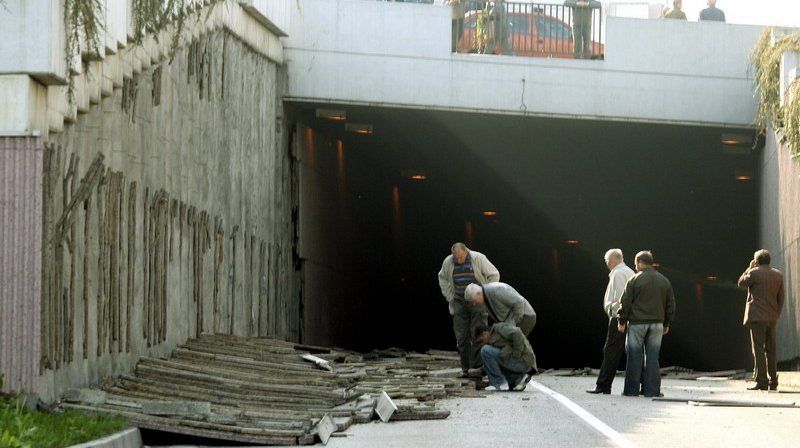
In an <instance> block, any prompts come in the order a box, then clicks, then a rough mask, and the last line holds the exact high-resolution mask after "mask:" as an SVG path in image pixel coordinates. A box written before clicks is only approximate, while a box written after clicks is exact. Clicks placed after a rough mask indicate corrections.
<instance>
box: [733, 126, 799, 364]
mask: <svg viewBox="0 0 800 448" xmlns="http://www.w3.org/2000/svg"><path fill="white" fill-rule="evenodd" d="M779 135H780V134H778V136H777V137H776V134H775V133H774V132H773V131H771V130H770V131H768V132H767V142H766V146H765V148H764V152H763V155H762V162H761V181H760V182H761V223H760V241H761V246H762V247H764V248H766V249H767V250H769V251H770V252H771V253H772V264H773V266H774V267H775V268H777V269H780V270H781V271H782V272H783V274H784V286H785V287H786V306H785V308H784V309H783V314H782V315H781V318H780V320H779V321H778V359H779V360H780V361H788V360H792V359H795V363H796V362H797V360H798V358H800V337H798V335H800V244H798V241H799V240H800V163H798V161H796V160H792V158H791V153H790V152H789V148H788V147H787V146H786V145H785V144H783V143H782V142H780V141H779V138H780V137H779ZM743 306H744V305H743Z"/></svg>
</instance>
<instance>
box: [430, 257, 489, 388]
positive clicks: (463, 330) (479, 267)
mask: <svg viewBox="0 0 800 448" xmlns="http://www.w3.org/2000/svg"><path fill="white" fill-rule="evenodd" d="M450 252H451V254H450V255H448V256H447V258H445V259H444V262H443V263H442V269H441V270H440V271H439V287H440V288H441V290H442V295H443V296H444V298H445V300H447V303H448V305H449V308H450V315H451V316H453V332H454V333H455V336H456V346H457V347H458V354H459V356H460V357H461V370H462V371H463V373H464V376H467V375H468V373H467V372H468V370H469V369H470V368H475V367H480V365H481V358H480V354H479V353H478V349H479V347H477V346H476V345H475V344H473V343H472V335H473V333H474V331H475V328H478V327H479V326H481V325H483V326H485V325H486V324H487V323H488V315H489V314H488V311H487V309H486V306H485V305H484V304H470V303H467V302H466V301H465V300H464V290H465V289H466V288H467V286H468V285H469V284H470V283H477V284H479V285H483V284H486V283H492V282H497V281H500V273H499V272H498V271H497V268H496V267H494V265H493V264H492V263H491V262H490V261H489V259H488V258H486V256H485V255H483V254H482V253H480V252H476V251H474V250H469V249H468V248H467V246H466V245H465V244H464V243H455V244H453V246H452V247H451V248H450Z"/></svg>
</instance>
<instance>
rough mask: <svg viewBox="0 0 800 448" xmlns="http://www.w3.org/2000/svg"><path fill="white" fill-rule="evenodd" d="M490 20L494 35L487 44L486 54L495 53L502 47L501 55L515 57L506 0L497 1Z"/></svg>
mask: <svg viewBox="0 0 800 448" xmlns="http://www.w3.org/2000/svg"><path fill="white" fill-rule="evenodd" d="M489 18H490V20H491V21H492V23H493V26H492V34H491V36H490V37H489V40H488V42H486V49H485V50H484V51H485V52H488V53H494V52H495V47H496V46H497V45H500V54H504V55H511V56H513V55H514V50H513V49H512V48H511V43H510V42H509V39H510V38H511V36H510V33H509V30H508V25H509V23H508V20H509V19H508V4H507V3H506V2H505V0H496V1H495V2H494V6H492V9H491V11H490V13H489Z"/></svg>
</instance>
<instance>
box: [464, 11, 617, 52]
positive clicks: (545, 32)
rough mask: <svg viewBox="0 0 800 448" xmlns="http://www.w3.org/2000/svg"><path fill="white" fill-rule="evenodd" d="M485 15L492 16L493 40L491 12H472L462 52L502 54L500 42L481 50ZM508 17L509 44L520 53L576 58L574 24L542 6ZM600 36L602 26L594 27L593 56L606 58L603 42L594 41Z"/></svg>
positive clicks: (489, 22) (489, 27) (466, 19)
mask: <svg viewBox="0 0 800 448" xmlns="http://www.w3.org/2000/svg"><path fill="white" fill-rule="evenodd" d="M482 14H484V15H485V16H484V17H486V18H487V19H488V20H486V24H487V25H486V27H487V40H490V39H491V35H492V34H493V31H494V24H493V22H492V20H491V19H490V13H489V12H488V11H487V12H484V11H475V10H473V11H469V12H467V13H466V14H464V33H463V34H462V35H461V39H459V42H458V51H459V53H492V54H493V53H499V47H500V43H499V42H498V43H497V45H496V48H492V49H481V48H478V46H477V42H476V31H477V25H478V21H479V18H480V17H481V15H482ZM506 17H507V20H508V33H509V38H508V40H509V44H510V46H511V49H512V51H513V52H514V54H515V55H516V56H529V57H540V58H551V57H552V58H567V59H572V58H573V57H574V56H573V48H574V47H573V35H572V27H571V26H570V25H569V24H568V23H567V22H565V21H564V20H561V19H559V18H557V17H554V16H551V15H547V14H545V13H544V11H542V10H541V9H538V8H537V9H532V10H528V11H514V10H513V9H511V10H509V11H508V13H507V15H506ZM599 35H600V33H599V29H598V30H596V31H595V30H593V34H592V36H593V39H592V41H591V43H590V47H589V50H590V52H591V55H592V58H593V59H602V57H603V52H604V46H603V44H602V43H600V42H597V41H595V40H594V39H595V38H599ZM595 36H597V37H595Z"/></svg>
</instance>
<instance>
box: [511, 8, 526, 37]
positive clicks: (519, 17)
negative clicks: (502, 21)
mask: <svg viewBox="0 0 800 448" xmlns="http://www.w3.org/2000/svg"><path fill="white" fill-rule="evenodd" d="M529 19H530V16H529V15H528V14H514V13H511V14H509V15H508V30H509V32H510V33H511V34H528V33H529V32H530V20H529Z"/></svg>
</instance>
